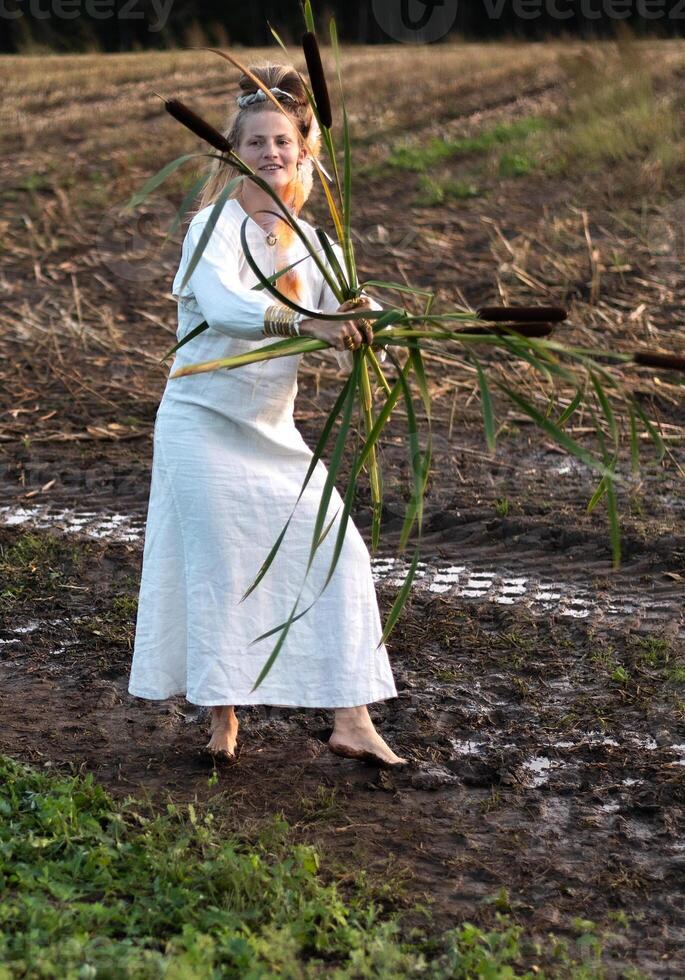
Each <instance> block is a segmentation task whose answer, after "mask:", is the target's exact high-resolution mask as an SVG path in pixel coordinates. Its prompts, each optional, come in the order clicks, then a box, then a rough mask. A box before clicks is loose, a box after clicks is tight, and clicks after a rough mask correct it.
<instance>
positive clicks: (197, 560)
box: [128, 199, 396, 708]
mask: <svg viewBox="0 0 685 980" xmlns="http://www.w3.org/2000/svg"><path fill="white" fill-rule="evenodd" d="M210 211H211V207H207V208H205V209H204V210H202V211H200V212H199V213H198V214H196V215H195V216H194V218H193V219H192V221H191V223H190V225H189V227H188V231H187V234H186V237H185V240H184V242H183V252H182V258H181V263H180V266H179V269H178V272H177V274H176V277H175V279H174V283H173V287H172V293H173V295H174V296H175V297H176V298H177V300H178V333H177V337H178V339H179V340H180V339H182V338H183V337H184V336H185V335H186V334H187V333H188V332H189V331H190V330H192V329H193V327H195V326H197V324H199V323H200V322H202V320H206V321H207V323H208V324H209V329H207V330H205V331H204V332H203V333H201V334H200V335H199V336H197V337H195V338H193V340H191V341H189V342H188V343H187V344H186V345H184V346H183V347H181V349H180V350H179V351H178V353H177V354H176V358H175V361H174V364H173V368H172V370H176V369H178V368H180V367H181V366H183V365H186V364H196V363H199V362H201V361H207V360H212V359H215V358H220V357H226V356H229V355H232V354H237V353H240V352H243V351H248V350H252V349H254V348H255V347H258V346H262V345H264V344H267V343H273V338H268V337H264V336H263V334H262V324H263V318H264V310H265V309H266V307H267V306H269V305H271V304H272V303H273V302H275V300H274V299H273V297H272V296H271V295H269V294H268V293H267V292H266V291H256V290H253V289H252V288H251V287H252V286H253V285H254V284H255V283H256V277H255V276H254V274H253V273H252V271H251V270H250V268H249V266H248V265H247V263H246V260H245V256H244V254H243V251H242V248H241V245H240V226H241V224H242V222H243V221H244V220H245V218H246V216H247V215H246V213H245V211H244V210H243V208H242V206H241V205H240V204H239V202H238V201H237V200H235V199H231V200H229V201H228V202H227V203H226V205H225V206H224V208H223V210H222V212H221V215H220V218H219V221H218V222H217V225H216V227H215V229H214V231H213V232H212V235H211V237H210V240H209V243H208V245H207V247H206V248H205V251H204V253H203V256H202V258H201V259H200V262H199V263H198V265H197V266H196V268H195V270H194V272H193V275H192V276H191V278H190V280H189V282H188V284H187V285H186V287H185V288H184V290H183V294H182V295H181V294H180V293H179V288H180V284H181V280H182V278H183V274H184V271H185V269H186V267H187V264H188V262H189V261H190V258H191V256H192V254H193V250H194V246H195V245H196V243H197V241H198V238H199V236H200V233H201V230H202V227H203V225H204V224H205V223H206V222H207V220H208V217H209V213H210ZM301 226H302V228H303V229H304V230H305V232H306V234H307V236H308V237H309V238H310V239H311V241H312V242H313V243H315V245H316V247H317V248H319V247H320V246H319V242H318V240H317V238H316V235H315V232H314V229H313V228H312V227H311V225H309V224H308V223H306V222H304V221H301ZM247 240H248V244H249V246H250V249H251V251H252V254H253V255H254V257H255V259H256V261H257V262H258V263H259V265H260V268H261V269H262V270H263V271H264V272H265V273H266V274H267V275H271V274H272V273H273V272H275V271H276V269H275V266H274V261H275V257H274V252H275V249H274V248H272V247H270V246H269V245H268V244H267V243H266V235H265V232H264V231H263V229H262V228H261V227H260V226H259V225H258V224H256V222H254V221H253V220H252V219H251V218H250V219H249V220H248V225H247ZM336 248H337V246H336ZM306 254H307V253H306V249H305V248H304V245H303V244H302V242H300V241H299V239H296V241H295V243H294V244H293V245H292V246H291V248H290V250H289V252H288V261H294V260H295V259H296V258H299V257H300V256H304V255H306ZM338 254H340V253H339V250H338ZM297 269H298V272H299V273H300V278H301V280H302V281H303V282H304V286H305V296H304V303H305V305H306V306H307V308H308V309H320V310H322V311H327V312H333V311H335V310H336V309H337V307H338V303H337V300H336V299H335V297H334V296H333V294H332V292H331V290H330V288H329V287H328V284H327V283H326V282H325V280H324V279H323V277H322V275H321V273H320V272H319V270H318V269H317V267H316V265H315V263H314V262H313V260H312V259H311V257H308V258H305V259H304V261H303V262H302V263H300V265H299V266H297ZM298 362H299V357H283V358H280V359H277V360H273V361H263V362H260V363H257V364H250V365H245V366H243V367H240V368H236V369H234V370H231V371H229V370H226V369H220V370H214V371H210V372H206V373H202V374H196V375H188V376H185V377H182V378H169V379H168V380H167V384H166V388H165V390H164V394H163V396H162V399H161V402H160V405H159V408H158V411H157V416H156V420H155V427H154V447H153V463H152V475H151V486H150V497H149V504H148V514H147V525H146V531H145V543H144V551H143V568H142V575H141V583H140V592H139V600H138V613H137V621H136V634H135V645H134V652H133V660H132V664H131V673H130V679H129V688H128V689H129V692H130V693H131V694H133V695H135V696H137V697H141V698H149V699H155V700H156V699H164V698H168V697H170V696H172V695H176V694H184V695H185V696H186V699H187V700H188V701H190V702H192V703H194V704H199V705H222V704H229V705H240V704H269V705H280V706H285V707H290V706H292V707H296V706H301V707H317V708H336V707H352V706H355V705H362V704H368V703H371V702H373V701H380V700H384V699H386V698H391V697H394V696H395V695H396V690H395V684H394V681H393V676H392V672H391V669H390V664H389V661H388V655H387V651H386V649H385V646H383V645H381V646H378V644H379V641H380V637H381V633H382V629H381V623H380V616H379V611H378V604H377V600H376V594H375V589H374V584H373V579H372V576H371V565H370V560H369V553H368V550H367V548H366V545H365V544H364V541H363V539H362V538H361V536H360V534H359V532H358V530H357V528H356V527H355V526H354V525H353V523H352V522H351V521H350V522H349V524H348V527H347V530H346V534H345V540H344V544H343V548H342V552H341V555H340V559H339V562H338V565H337V568H336V570H335V573H334V575H333V578H332V579H331V581H330V583H329V585H328V587H327V589H326V590H325V591H324V592H323V594H322V595H321V596H320V598H318V599H317V601H316V603H315V604H314V606H313V608H312V609H310V610H309V612H308V613H307V614H306V615H305V616H303V617H302V618H301V619H299V620H298V621H296V622H294V623H293V625H292V626H291V629H290V632H289V634H288V636H287V638H286V641H285V643H284V644H283V647H282V649H281V652H280V654H279V656H278V657H277V659H276V661H275V663H274V665H273V667H272V668H271V671H270V673H269V674H268V675H267V677H266V678H265V679H264V681H263V682H262V683H261V685H260V686H259V687H258V688H257V689H256V690H253V688H254V685H255V682H256V680H257V678H258V676H259V673H260V671H261V669H262V667H263V666H264V664H265V662H266V660H267V658H268V656H269V654H270V652H271V650H272V649H273V646H274V644H275V642H276V639H277V636H272V637H269V638H267V639H265V640H262V641H260V642H259V643H256V644H254V645H251V643H252V641H253V640H254V639H256V637H257V636H259V635H260V634H261V633H264V632H266V631H267V630H269V629H271V628H273V627H275V626H278V625H279V624H280V623H283V622H285V621H286V620H287V618H288V616H289V614H290V611H291V609H292V606H293V603H294V601H295V599H296V597H297V595H298V592H299V590H300V587H301V585H302V582H303V580H304V573H305V567H306V562H307V559H308V555H309V549H310V545H311V538H312V531H313V526H314V520H315V516H316V512H317V508H318V502H319V499H320V494H321V490H322V487H323V484H324V481H325V478H326V468H325V467H324V465H323V463H322V462H319V463H318V465H317V468H316V470H315V471H314V474H313V475H312V478H311V480H310V483H309V485H308V488H307V490H306V491H305V493H304V495H303V497H302V499H301V500H300V502H299V504H298V505H297V508H296V510H295V516H294V517H293V520H292V522H291V525H290V527H289V529H288V532H287V534H286V536H285V538H284V540H283V543H282V545H281V549H280V552H279V553H278V555H277V557H276V559H275V560H274V562H273V564H272V566H271V568H270V569H269V571H268V572H267V574H266V576H265V577H264V578H263V579H262V581H261V582H260V584H259V585H258V586H257V588H256V589H255V590H254V592H252V593H251V595H250V596H249V597H248V598H247V599H246V600H245V601H244V602H241V601H240V600H241V597H242V596H243V594H244V593H245V591H246V590H247V588H248V587H249V586H250V585H251V584H252V582H253V581H254V578H255V576H256V575H257V573H258V571H259V569H260V567H261V565H262V562H263V561H264V559H265V558H266V556H267V554H268V552H269V550H270V548H271V546H272V545H273V543H274V541H275V540H276V538H277V536H278V534H279V533H280V531H281V530H282V528H283V526H284V524H285V522H286V520H287V519H288V517H289V516H290V513H291V511H292V508H293V506H294V504H295V501H296V499H297V495H298V493H299V492H300V487H301V485H302V481H303V479H304V476H305V473H306V471H307V468H308V466H309V463H310V460H311V457H312V453H311V451H310V449H309V448H308V447H307V445H306V444H305V442H304V440H303V439H302V436H301V435H300V433H299V432H298V430H297V429H296V427H295V423H294V419H293V406H294V401H295V394H296V391H297V367H298ZM341 507H342V500H341V498H340V496H339V495H338V493H337V491H334V494H333V498H332V500H331V505H330V509H329V519H330V518H332V517H333V516H334V515H335V514H336V512H337V511H338V509H339V508H341ZM337 524H338V520H337V519H336V521H335V524H334V525H333V528H332V530H331V531H330V533H329V534H328V535H327V537H326V538H325V540H324V542H323V544H322V545H321V547H320V548H319V551H318V552H317V555H316V557H315V560H314V563H313V565H312V568H311V570H310V572H309V575H308V577H307V578H306V582H305V588H304V591H303V596H302V605H301V606H300V607H299V608H300V609H302V608H304V607H305V606H306V605H308V604H309V602H311V601H312V600H313V599H314V598H315V597H316V596H317V595H318V593H319V592H320V589H321V587H322V585H323V582H324V580H325V576H326V572H327V570H328V567H329V559H330V555H331V550H332V548H333V546H334V543H335V537H336V533H337Z"/></svg>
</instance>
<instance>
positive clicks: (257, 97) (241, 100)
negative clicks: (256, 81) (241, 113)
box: [236, 86, 298, 109]
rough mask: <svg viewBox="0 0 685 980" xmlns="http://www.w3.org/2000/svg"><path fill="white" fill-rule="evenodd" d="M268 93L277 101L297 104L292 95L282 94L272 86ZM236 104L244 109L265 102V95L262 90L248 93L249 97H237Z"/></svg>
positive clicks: (282, 92) (288, 93) (281, 90)
mask: <svg viewBox="0 0 685 980" xmlns="http://www.w3.org/2000/svg"><path fill="white" fill-rule="evenodd" d="M269 91H270V92H271V93H272V94H273V95H275V96H276V98H277V99H279V100H280V99H289V100H290V101H291V102H295V103H297V102H298V100H297V99H296V98H295V96H294V95H291V94H290V92H284V91H283V89H282V88H278V87H276V86H274V88H270V89H269ZM236 102H237V103H238V105H239V106H240V108H241V109H244V108H245V106H248V105H252V104H253V103H254V102H266V95H265V94H264V92H263V90H262V89H261V88H259V89H257V91H256V92H250V94H249V95H239V96H238V98H237V99H236Z"/></svg>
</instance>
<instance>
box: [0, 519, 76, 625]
mask: <svg viewBox="0 0 685 980" xmlns="http://www.w3.org/2000/svg"><path fill="white" fill-rule="evenodd" d="M81 557H82V556H81V555H80V553H79V550H78V547H77V546H74V547H73V548H68V549H67V553H65V548H64V546H63V545H62V544H61V543H60V541H59V539H58V538H57V537H55V536H54V535H48V534H23V535H21V536H20V537H19V538H18V539H17V540H16V541H14V542H13V543H11V544H4V545H3V544H2V542H0V610H5V611H9V610H10V609H11V607H12V606H13V605H14V604H15V603H17V602H21V601H23V600H26V599H29V598H31V597H35V596H36V595H37V594H40V593H44V592H49V591H51V590H53V589H56V588H59V587H60V586H62V585H63V584H64V583H65V582H66V581H67V580H68V579H69V576H70V570H73V569H74V568H76V569H78V567H79V563H80V560H81Z"/></svg>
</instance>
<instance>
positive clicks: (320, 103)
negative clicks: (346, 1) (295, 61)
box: [302, 31, 333, 129]
mask: <svg viewBox="0 0 685 980" xmlns="http://www.w3.org/2000/svg"><path fill="white" fill-rule="evenodd" d="M302 48H303V50H304V57H305V61H306V62H307V71H308V72H309V80H310V82H311V83H312V95H313V96H314V102H315V104H316V108H317V111H318V113H319V119H320V120H321V125H322V126H325V127H326V129H330V128H331V126H332V125H333V114H332V113H331V100H330V99H329V97H328V85H327V84H326V76H325V75H324V71H323V65H322V63H321V52H320V51H319V42H318V41H317V40H316V34H313V33H312V31H307V32H306V33H305V34H304V35H303V36H302Z"/></svg>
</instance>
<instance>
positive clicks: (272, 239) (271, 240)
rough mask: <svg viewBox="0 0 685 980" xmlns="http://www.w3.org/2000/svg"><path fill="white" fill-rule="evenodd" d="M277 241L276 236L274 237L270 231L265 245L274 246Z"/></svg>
mask: <svg viewBox="0 0 685 980" xmlns="http://www.w3.org/2000/svg"><path fill="white" fill-rule="evenodd" d="M277 241H278V236H277V235H274V233H273V232H272V231H270V232H269V234H268V235H267V236H266V244H267V245H275V244H276V242H277Z"/></svg>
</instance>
